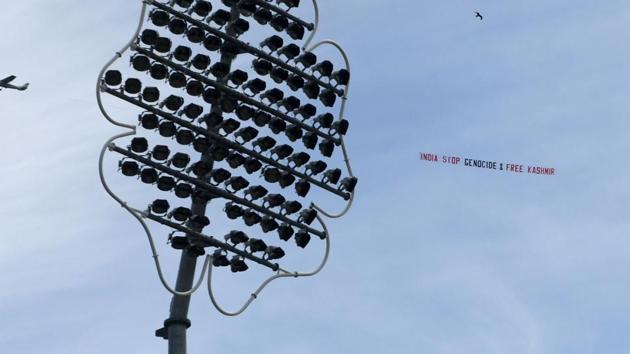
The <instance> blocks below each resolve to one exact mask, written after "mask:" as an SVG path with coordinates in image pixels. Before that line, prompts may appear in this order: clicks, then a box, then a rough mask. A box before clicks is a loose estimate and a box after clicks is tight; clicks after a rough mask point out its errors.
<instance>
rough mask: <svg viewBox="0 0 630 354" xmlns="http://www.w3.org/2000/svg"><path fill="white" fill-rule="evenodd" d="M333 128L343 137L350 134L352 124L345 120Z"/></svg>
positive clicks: (338, 122)
mask: <svg viewBox="0 0 630 354" xmlns="http://www.w3.org/2000/svg"><path fill="white" fill-rule="evenodd" d="M332 128H333V129H334V130H335V131H336V132H337V133H339V134H341V135H346V133H348V128H350V122H348V121H347V120H345V119H342V120H340V121H337V122H335V123H334V124H333V126H332Z"/></svg>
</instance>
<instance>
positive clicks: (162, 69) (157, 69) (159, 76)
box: [149, 63, 168, 81]
mask: <svg viewBox="0 0 630 354" xmlns="http://www.w3.org/2000/svg"><path fill="white" fill-rule="evenodd" d="M149 75H151V77H152V78H154V79H155V80H158V81H162V80H165V79H166V78H167V77H168V68H166V66H164V65H162V64H159V63H155V64H153V65H151V69H149Z"/></svg>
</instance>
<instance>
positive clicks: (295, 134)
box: [285, 124, 304, 141]
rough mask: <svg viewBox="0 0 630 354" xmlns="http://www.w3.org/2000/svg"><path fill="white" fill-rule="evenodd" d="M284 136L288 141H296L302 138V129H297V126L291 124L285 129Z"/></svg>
mask: <svg viewBox="0 0 630 354" xmlns="http://www.w3.org/2000/svg"><path fill="white" fill-rule="evenodd" d="M285 134H286V135H287V138H289V140H291V141H296V140H298V139H301V138H302V136H303V135H304V132H303V131H302V128H300V127H298V126H297V125H293V124H291V125H289V126H288V127H287V130H286V131H285Z"/></svg>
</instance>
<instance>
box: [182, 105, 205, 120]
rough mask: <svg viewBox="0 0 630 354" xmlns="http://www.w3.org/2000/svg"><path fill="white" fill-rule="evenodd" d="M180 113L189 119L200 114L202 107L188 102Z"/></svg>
mask: <svg viewBox="0 0 630 354" xmlns="http://www.w3.org/2000/svg"><path fill="white" fill-rule="evenodd" d="M182 113H184V115H185V116H186V117H188V118H190V119H196V118H198V117H199V116H200V115H201V113H203V107H201V106H199V105H196V104H194V103H190V104H188V105H187V106H186V107H184V109H183V112H182Z"/></svg>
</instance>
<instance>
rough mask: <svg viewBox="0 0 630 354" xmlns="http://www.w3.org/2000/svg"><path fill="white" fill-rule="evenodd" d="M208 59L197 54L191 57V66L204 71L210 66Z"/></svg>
mask: <svg viewBox="0 0 630 354" xmlns="http://www.w3.org/2000/svg"><path fill="white" fill-rule="evenodd" d="M210 62H211V60H210V57H209V56H207V55H203V54H197V55H195V56H194V57H193V59H192V61H191V64H192V66H193V68H195V69H197V70H206V69H207V68H208V67H209V66H210Z"/></svg>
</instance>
